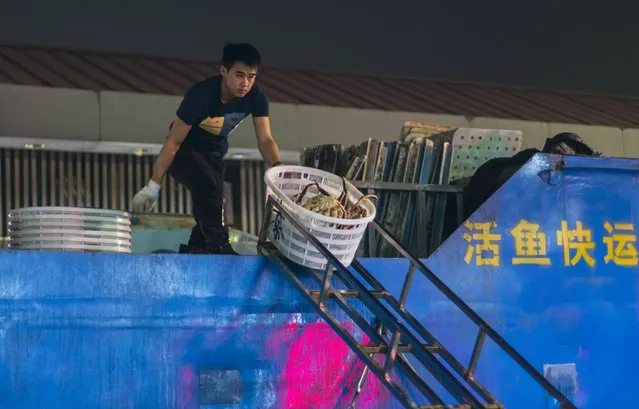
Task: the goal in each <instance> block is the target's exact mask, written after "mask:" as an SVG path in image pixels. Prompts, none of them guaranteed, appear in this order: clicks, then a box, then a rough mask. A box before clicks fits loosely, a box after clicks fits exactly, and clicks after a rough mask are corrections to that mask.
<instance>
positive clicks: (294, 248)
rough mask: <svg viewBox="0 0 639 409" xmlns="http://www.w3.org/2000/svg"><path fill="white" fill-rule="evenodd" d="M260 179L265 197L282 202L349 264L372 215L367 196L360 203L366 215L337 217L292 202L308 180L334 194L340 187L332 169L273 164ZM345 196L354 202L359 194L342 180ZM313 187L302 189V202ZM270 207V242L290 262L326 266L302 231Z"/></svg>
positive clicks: (312, 190)
mask: <svg viewBox="0 0 639 409" xmlns="http://www.w3.org/2000/svg"><path fill="white" fill-rule="evenodd" d="M264 180H265V182H266V185H267V198H268V197H269V196H273V197H274V198H275V199H276V200H277V201H278V202H279V203H281V204H282V206H283V207H284V208H285V209H287V210H289V212H290V213H292V214H294V215H295V217H296V218H297V220H298V221H299V222H300V223H301V224H302V225H303V226H305V227H306V228H307V229H309V230H310V232H311V234H313V235H314V236H315V237H316V238H317V239H318V240H319V241H320V243H322V244H323V245H324V246H325V247H326V248H327V249H328V250H329V251H330V252H331V254H333V255H334V256H335V257H336V258H337V259H338V260H339V261H340V262H341V263H342V264H344V266H347V267H348V266H349V265H350V264H351V262H352V261H353V258H354V257H355V253H356V251H357V248H358V247H359V243H360V241H361V240H362V237H363V235H364V232H365V231H366V227H367V226H368V224H369V223H370V222H371V221H372V220H373V219H375V205H374V204H373V202H371V201H370V200H368V199H365V200H362V201H361V202H360V204H361V205H362V206H363V207H364V208H365V209H366V210H367V212H368V216H366V217H364V218H361V219H340V218H336V217H328V216H324V215H321V214H318V213H315V212H312V211H310V210H307V209H304V208H303V207H302V206H300V205H297V204H296V203H295V202H293V201H292V200H291V199H290V197H291V196H294V195H296V194H298V193H300V192H302V190H304V188H305V187H306V186H307V185H309V184H310V183H313V182H317V183H318V184H319V185H320V186H321V187H322V189H324V190H325V191H326V192H328V193H330V194H331V195H333V196H335V197H338V196H339V195H340V194H341V193H342V191H343V182H342V178H340V177H339V176H337V175H334V174H332V173H328V172H324V171H321V170H318V169H314V168H307V167H304V166H277V167H275V168H271V169H269V170H267V171H266V174H265V175H264ZM346 190H347V192H348V200H349V201H350V202H351V203H355V202H356V201H357V200H359V199H360V198H361V197H362V196H364V195H363V194H362V193H361V192H360V191H359V190H357V189H356V188H355V187H354V186H353V185H352V184H351V183H349V182H346ZM318 193H319V192H318V189H317V187H315V186H314V187H311V188H309V189H308V191H307V192H306V195H305V196H304V199H303V200H302V204H303V203H306V201H307V200H308V199H310V198H312V197H314V196H316V195H317V194H318ZM276 210H277V209H274V212H273V215H272V216H271V223H270V225H269V226H268V232H267V237H268V239H269V240H270V241H272V242H273V244H274V245H275V246H276V247H277V248H278V249H279V250H280V251H281V252H282V254H284V256H286V257H287V258H288V259H289V260H291V261H293V262H294V263H297V264H300V265H303V266H306V267H309V268H313V269H324V268H326V264H327V260H326V258H325V257H324V256H322V255H321V254H320V253H319V252H318V251H317V250H316V249H315V247H314V246H313V245H312V244H311V243H309V242H308V241H307V240H306V239H305V238H304V236H303V235H302V233H301V232H300V231H299V230H298V229H297V228H296V227H295V226H293V224H292V223H291V222H290V221H289V220H288V219H287V218H286V217H283V216H280V215H278V214H277V212H276Z"/></svg>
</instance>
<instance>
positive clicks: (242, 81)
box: [220, 62, 257, 98]
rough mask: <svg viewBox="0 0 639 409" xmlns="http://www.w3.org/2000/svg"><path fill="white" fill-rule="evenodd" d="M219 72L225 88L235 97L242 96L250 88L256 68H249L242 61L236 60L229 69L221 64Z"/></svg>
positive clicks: (253, 81) (255, 74)
mask: <svg viewBox="0 0 639 409" xmlns="http://www.w3.org/2000/svg"><path fill="white" fill-rule="evenodd" d="M220 72H221V74H222V77H224V84H225V86H226V88H227V89H228V90H229V91H230V93H231V95H233V97H236V98H241V97H243V96H244V95H246V94H247V93H248V92H249V91H250V90H251V88H252V87H253V84H254V83H255V77H256V76H257V69H256V68H250V67H249V66H247V65H246V64H244V63H242V62H236V63H235V64H233V66H232V67H231V68H230V69H227V68H226V67H224V66H223V67H222V68H221V70H220Z"/></svg>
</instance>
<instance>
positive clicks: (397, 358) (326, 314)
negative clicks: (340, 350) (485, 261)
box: [258, 197, 577, 409]
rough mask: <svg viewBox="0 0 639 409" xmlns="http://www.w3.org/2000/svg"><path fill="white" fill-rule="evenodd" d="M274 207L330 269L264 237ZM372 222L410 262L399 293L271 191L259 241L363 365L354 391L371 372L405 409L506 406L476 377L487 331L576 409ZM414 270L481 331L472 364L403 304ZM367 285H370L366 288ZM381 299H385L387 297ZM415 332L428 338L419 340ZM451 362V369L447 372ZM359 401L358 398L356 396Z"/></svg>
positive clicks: (491, 408)
mask: <svg viewBox="0 0 639 409" xmlns="http://www.w3.org/2000/svg"><path fill="white" fill-rule="evenodd" d="M273 210H275V211H276V212H277V213H278V214H279V215H281V216H282V217H286V218H288V219H289V221H290V222H291V224H292V225H293V226H294V227H295V228H296V229H297V230H298V231H299V233H300V234H302V235H303V236H304V237H305V238H306V239H307V240H308V241H309V242H310V243H312V245H313V246H314V247H315V249H316V250H317V251H318V252H319V253H320V254H322V256H324V257H325V258H326V259H327V260H328V264H327V268H326V270H325V271H323V272H319V271H316V270H310V269H305V268H303V267H300V266H297V265H296V266H294V267H292V263H290V262H288V261H287V260H285V259H284V257H283V256H282V255H281V254H280V252H279V251H278V250H277V248H276V247H275V246H274V245H273V243H270V242H268V241H267V237H268V234H267V233H268V229H269V228H270V226H271V217H272V214H273ZM371 226H372V227H373V228H374V229H376V230H377V231H378V232H379V233H380V234H381V236H382V237H383V238H385V239H386V240H388V241H389V243H390V244H391V245H392V246H393V247H395V249H396V250H397V251H398V252H399V253H400V254H401V255H402V256H403V257H405V258H406V259H408V261H409V268H408V271H407V273H406V277H405V279H404V283H403V286H402V291H401V294H400V296H399V299H396V298H395V297H394V296H392V295H391V294H390V293H389V292H388V291H387V290H386V289H385V288H384V287H383V286H382V285H381V284H380V283H379V282H378V281H377V280H376V279H375V278H374V277H373V276H372V275H371V274H370V272H368V271H367V270H366V269H365V268H364V266H362V265H361V264H360V263H359V262H358V261H357V260H353V262H352V264H351V267H352V269H353V270H354V271H355V273H357V275H359V277H361V279H360V278H358V276H357V275H356V274H353V273H352V272H351V271H349V270H348V269H347V268H346V267H344V265H343V264H341V263H340V262H339V261H338V260H337V259H336V258H335V257H334V256H333V255H332V254H331V253H330V252H329V251H328V250H327V249H326V248H325V247H324V246H323V245H322V244H321V243H320V242H319V241H318V240H317V238H315V237H314V236H313V235H311V234H310V232H309V231H308V229H306V228H305V227H304V226H303V225H301V224H300V223H299V221H298V220H297V219H296V218H295V217H294V216H293V215H292V214H291V213H289V212H288V211H287V210H286V209H285V208H283V207H282V206H281V205H280V204H279V203H277V202H276V201H275V200H273V198H272V197H269V199H268V200H267V204H266V213H265V218H264V221H263V225H262V229H261V232H260V238H259V240H258V250H259V252H260V253H261V254H264V255H267V256H269V257H270V258H271V259H272V260H273V261H274V262H275V263H276V264H277V265H278V266H279V267H280V268H281V269H282V270H283V271H284V272H286V273H287V275H288V276H289V278H290V279H291V280H292V281H293V283H294V284H295V285H296V287H297V288H298V289H299V290H300V292H301V293H302V295H303V296H304V297H305V298H306V299H307V301H309V302H310V303H311V304H312V305H313V306H314V308H315V310H316V311H317V312H318V313H319V314H320V316H322V318H323V319H324V320H326V322H327V323H328V324H329V325H330V326H331V327H332V328H333V330H334V331H335V332H336V333H337V334H338V335H339V336H340V337H341V338H342V339H343V340H344V341H345V342H346V344H347V345H348V346H349V347H350V348H351V350H352V351H353V352H354V353H355V354H356V355H357V356H358V357H359V358H360V359H361V360H362V361H363V362H364V364H365V365H366V368H365V370H364V372H363V373H362V377H361V379H360V382H359V384H358V390H357V393H356V396H357V394H358V393H359V392H360V391H361V388H362V387H363V384H364V381H365V379H366V376H367V375H368V372H369V371H370V372H372V373H373V374H374V375H375V376H377V377H378V378H379V380H380V382H381V383H382V384H383V385H385V386H386V387H387V388H388V389H389V391H390V392H391V393H392V394H393V396H394V397H395V398H396V399H397V400H398V401H399V402H400V403H401V404H402V405H403V406H404V407H406V408H411V409H420V408H421V409H431V408H432V409H434V408H460V409H461V408H468V409H502V408H503V405H502V404H501V403H499V402H498V401H497V399H496V398H495V397H494V396H493V395H492V394H491V393H490V392H489V391H488V390H487V389H486V388H485V387H484V386H482V385H481V384H480V383H479V382H478V381H477V380H476V379H475V376H474V371H475V368H476V366H477V362H478V360H479V356H480V354H481V351H482V347H483V343H484V340H485V339H486V336H488V337H490V338H491V339H492V340H493V341H494V342H495V343H496V344H497V346H499V347H500V348H501V349H502V350H503V351H504V352H506V353H507V355H509V356H510V357H511V358H512V359H513V360H515V362H517V363H518V364H519V365H520V367H521V368H522V369H524V370H525V371H526V372H527V373H528V374H529V375H530V376H531V377H532V378H533V379H534V380H535V381H536V382H537V383H538V384H539V385H540V386H541V387H542V388H543V389H544V390H545V391H546V392H547V393H548V394H549V395H551V396H553V397H554V398H555V399H557V401H558V402H559V403H560V404H561V405H562V408H563V409H577V408H576V407H575V406H574V404H572V403H571V402H570V401H569V400H568V399H567V398H566V397H565V396H564V395H563V394H561V392H559V391H558V390H557V389H556V388H555V387H554V386H553V385H552V384H550V383H549V382H548V380H546V379H545V378H544V377H543V376H542V375H541V374H540V373H539V372H538V371H537V370H536V369H535V368H534V367H533V366H532V365H530V363H528V362H527V361H526V360H525V359H524V358H523V357H522V356H521V355H520V354H519V353H517V352H516V351H515V350H514V348H512V346H510V345H509V344H508V343H507V342H506V341H505V340H504V339H503V338H502V337H501V336H500V335H499V334H497V332H496V331H495V330H494V329H493V328H492V327H490V326H489V325H488V324H487V323H486V322H485V321H484V320H483V319H482V318H480V317H479V316H478V315H477V314H476V313H475V312H474V311H473V310H472V309H470V307H468V305H466V304H465V303H464V302H463V301H462V300H461V299H460V298H459V297H458V296H457V295H456V294H455V293H454V292H453V291H452V290H451V289H450V288H448V287H447V286H446V285H445V284H444V283H443V282H442V281H441V280H439V278H438V277H437V276H436V275H435V274H433V273H432V272H431V271H430V270H428V268H427V267H426V266H425V265H424V264H423V263H421V262H420V261H419V260H417V259H416V258H415V257H413V256H412V255H411V254H409V253H408V251H407V250H406V249H405V248H403V247H402V246H401V245H400V244H399V243H397V242H396V241H395V240H394V239H393V238H392V236H391V235H390V234H389V233H388V232H387V231H386V230H385V229H384V228H383V227H382V226H380V225H379V224H377V223H376V222H372V223H371ZM416 271H419V272H420V273H421V274H423V275H424V276H425V277H426V278H427V279H429V280H430V281H431V283H432V284H434V285H435V286H436V287H437V288H438V289H439V290H440V291H441V292H442V293H443V294H444V295H446V296H447V297H448V298H449V299H450V300H451V301H452V302H453V303H454V304H455V305H456V306H457V307H458V308H459V309H461V310H462V312H464V314H465V315H466V316H467V317H468V318H470V319H471V321H473V322H474V323H475V324H476V325H477V327H478V332H477V336H476V338H475V342H474V347H473V351H472V354H471V358H470V361H469V363H468V365H467V366H464V365H463V364H462V363H461V362H459V361H458V360H457V359H456V358H455V357H454V356H453V355H452V354H451V353H450V351H448V350H447V349H446V348H445V347H444V346H442V345H441V344H440V343H439V341H438V340H437V339H436V338H435V337H434V336H433V335H432V334H431V333H430V332H429V331H428V330H427V329H426V328H424V326H423V325H422V324H421V323H420V322H419V321H418V320H417V319H416V318H415V317H414V316H413V315H412V314H411V313H410V311H408V310H407V309H406V300H407V297H408V293H409V290H410V287H411V283H412V280H413V277H414V275H415V273H416ZM302 272H303V273H304V274H303V275H304V277H305V278H306V277H310V278H311V279H312V280H313V281H314V282H315V283H316V284H317V286H318V287H319V288H320V289H319V290H316V289H311V288H308V286H307V285H306V284H305V282H304V281H303V280H302V274H301V273H302ZM336 280H337V281H339V282H340V283H341V284H342V285H343V286H344V287H346V288H335V287H334V284H333V283H334V281H336ZM362 280H363V281H362ZM367 286H368V287H371V288H367ZM340 287H341V286H340ZM354 298H356V299H358V300H359V301H360V302H361V303H362V304H363V305H364V306H365V307H366V308H367V309H368V310H369V311H371V312H372V313H373V315H374V317H375V318H374V324H373V325H372V324H371V323H370V322H369V321H368V320H367V319H365V318H364V317H363V316H362V315H361V314H360V313H359V312H358V311H357V310H355V308H353V306H352V305H351V304H350V303H349V302H348V301H347V300H348V299H354ZM328 300H331V301H332V302H334V303H336V304H337V305H338V306H339V307H340V309H341V310H342V311H343V312H345V313H346V314H347V315H348V316H349V318H351V319H352V320H353V321H354V322H355V323H356V324H357V326H358V327H359V328H360V329H361V330H362V331H363V332H364V333H365V334H366V335H367V336H368V337H369V338H370V340H371V343H372V344H371V345H362V344H361V343H359V342H358V341H357V340H356V339H355V338H354V337H353V335H352V334H351V333H350V332H349V331H348V330H347V329H345V328H344V327H343V326H342V325H341V323H340V322H339V321H338V320H337V319H336V318H335V316H334V315H333V314H332V313H331V312H330V311H329V310H328V308H327V306H326V303H327V301H328ZM382 301H383V302H384V303H382ZM386 305H388V306H390V309H389V308H387V306H386ZM418 336H419V338H421V339H423V340H424V341H425V342H423V341H420V339H419V338H418ZM380 354H383V355H385V360H384V363H383V364H380V363H379V362H377V361H376V360H375V356H378V355H380ZM408 354H410V355H411V356H412V357H414V358H415V359H416V360H417V361H418V362H419V363H420V364H421V365H422V366H423V367H424V368H425V369H426V370H427V371H428V372H429V374H430V375H431V376H432V377H433V378H434V379H435V380H436V381H437V383H438V384H439V385H441V386H442V387H443V388H444V389H445V390H446V391H447V392H448V393H449V394H450V395H451V396H452V397H453V398H454V399H455V400H456V402H455V403H452V405H451V404H447V403H446V402H444V401H443V400H442V399H441V397H439V396H438V395H437V394H436V393H435V392H434V390H433V389H432V387H431V385H428V384H427V383H426V381H425V380H424V379H423V378H422V377H421V376H420V375H419V373H418V372H417V371H416V370H415V369H414V368H413V367H412V366H411V364H410V363H409V361H408V360H407V359H406V356H407V355H408ZM448 368H450V370H449V369H448ZM393 370H397V371H398V372H400V373H401V374H402V375H404V376H405V377H406V380H407V381H408V382H409V383H410V385H411V386H412V387H413V389H411V391H419V392H420V393H421V394H422V395H423V397H424V398H425V400H426V401H428V402H429V403H428V405H425V406H424V405H421V404H417V403H416V401H415V399H414V398H412V397H411V396H409V393H408V391H407V390H405V389H404V388H402V387H401V386H400V385H398V384H397V383H396V382H395V381H394V380H393V379H392V377H391V374H392V371H393ZM451 371H452V372H451ZM354 399H356V397H355V398H354ZM351 407H354V406H353V404H351Z"/></svg>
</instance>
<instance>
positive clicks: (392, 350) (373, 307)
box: [258, 196, 485, 409]
mask: <svg viewBox="0 0 639 409" xmlns="http://www.w3.org/2000/svg"><path fill="white" fill-rule="evenodd" d="M273 207H275V208H277V210H278V211H279V212H281V213H282V214H283V215H286V216H287V217H288V219H289V221H290V222H291V223H292V224H293V226H294V227H295V228H296V229H297V230H299V231H300V233H302V235H303V236H304V238H305V239H306V240H308V241H309V242H310V243H311V244H312V245H313V247H315V249H316V250H317V251H318V252H319V253H320V254H321V255H322V256H324V257H325V258H326V260H327V261H328V263H329V264H331V265H334V266H335V274H336V276H337V277H338V278H339V279H340V280H341V281H343V282H344V283H347V284H349V285H350V286H351V287H353V288H355V289H356V291H357V292H358V293H359V295H360V297H361V298H362V301H363V302H364V304H365V305H366V306H367V307H368V308H369V309H370V311H371V312H372V313H373V314H374V315H375V316H376V317H378V319H379V320H380V321H381V322H382V323H383V324H384V326H385V327H386V328H388V329H394V332H395V333H399V335H401V336H403V337H405V339H406V340H408V342H409V343H410V344H411V345H415V346H420V345H422V343H421V342H420V341H419V340H418V339H417V338H416V337H415V335H413V333H412V332H411V331H410V330H408V328H406V327H405V325H404V324H403V323H401V322H399V321H397V319H396V318H395V317H393V316H392V314H390V312H389V311H388V310H387V309H386V307H384V305H383V304H382V303H381V302H380V300H379V299H377V298H376V297H374V296H373V295H372V294H371V293H370V292H369V291H368V290H367V289H366V288H365V287H364V286H363V285H362V284H361V283H360V282H359V280H357V279H356V278H355V277H354V276H353V275H352V274H351V273H350V272H349V271H348V270H347V268H346V267H345V266H344V265H343V264H342V263H341V262H340V261H339V260H338V259H337V258H336V257H335V256H334V255H333V254H331V253H330V251H329V250H328V249H327V248H326V247H325V246H324V245H323V244H322V243H321V242H320V241H319V240H318V239H317V238H316V237H315V236H314V235H313V234H312V233H311V232H310V231H309V230H308V229H307V228H306V227H305V226H303V225H302V224H301V223H300V222H299V221H298V220H297V218H296V217H295V216H294V215H292V214H291V213H290V211H289V210H288V209H286V208H284V207H283V206H282V205H281V204H280V203H278V202H277V201H276V200H274V199H273V197H272V196H269V198H268V199H267V202H266V214H265V218H264V220H263V222H262V229H261V231H260V236H259V240H258V249H260V250H264V249H265V246H264V245H265V244H266V233H267V230H268V225H269V223H270V221H269V219H270V215H271V214H272V209H273ZM280 266H281V267H283V265H282V264H281V263H280ZM332 272H333V271H332V269H330V268H327V270H326V273H325V278H324V288H326V285H327V284H328V283H330V277H331V275H332ZM325 293H326V291H325V290H324V289H323V290H322V294H320V297H321V296H322V295H324V296H325ZM306 295H307V296H308V294H306ZM335 297H336V299H338V300H339V301H340V304H343V305H344V306H345V307H346V308H348V307H349V305H348V303H346V302H345V301H344V300H343V299H342V297H341V296H340V295H339V293H337V294H335ZM351 308H352V307H351ZM321 310H322V311H323V310H324V309H323V308H322V309H321ZM323 312H324V313H325V311H323ZM347 312H348V311H347ZM323 315H324V314H323ZM351 318H353V317H352V316H351ZM327 321H328V322H329V324H331V326H333V328H335V326H334V325H335V323H333V322H331V320H327ZM335 329H337V328H335ZM368 335H369V336H370V337H371V338H377V337H376V336H375V331H372V333H368ZM345 341H347V343H348V344H349V345H350V342H349V341H348V340H346V339H345ZM397 348H398V344H397V343H396V342H393V346H392V347H391V346H390V345H389V348H388V356H389V357H390V356H391V355H392V356H395V354H396V353H397ZM353 350H354V351H355V352H356V353H357V354H358V355H360V356H361V357H362V358H363V356H362V350H361V349H360V348H357V347H356V346H353ZM411 352H412V353H413V355H414V356H415V357H416V358H417V359H418V360H419V361H420V362H421V363H422V364H423V365H424V367H426V368H427V369H429V372H430V373H431V374H432V375H433V376H434V377H435V378H436V379H437V380H438V381H439V382H440V383H441V384H442V385H444V386H447V387H446V389H447V390H448V391H449V392H450V393H451V394H452V395H453V396H455V397H457V398H458V399H459V401H460V403H462V404H468V405H471V407H472V408H476V409H483V408H484V407H485V406H483V405H482V404H481V402H479V401H478V400H477V398H476V397H475V396H474V395H473V394H472V393H471V392H470V391H469V390H467V389H466V388H465V387H464V385H463V384H462V383H461V382H460V381H459V380H458V379H457V378H456V377H454V376H452V375H451V376H450V378H449V379H445V378H443V377H442V375H443V374H449V375H450V373H449V372H448V370H447V369H446V367H445V366H444V365H443V364H442V363H441V362H440V361H439V360H438V359H437V358H436V357H435V356H434V355H433V353H432V352H431V351H429V350H427V349H426V348H415V349H413V350H412V351H411ZM364 355H365V354H364ZM363 360H364V362H366V360H365V359H364V358H363ZM400 363H401V362H400ZM367 365H368V364H367ZM391 365H392V362H391ZM371 370H372V371H373V372H374V373H375V374H376V375H377V376H378V377H379V378H380V380H381V381H382V382H383V383H386V382H385V381H384V378H386V375H385V374H380V373H379V371H378V370H376V368H371ZM384 372H386V371H384ZM420 386H421V388H422V389H421V391H422V392H423V393H424V394H425V395H426V396H429V397H430V398H431V399H432V400H433V401H435V402H436V403H438V404H440V405H443V402H441V400H440V399H439V398H438V397H437V396H436V395H435V394H434V392H433V391H432V390H431V389H430V388H429V387H428V385H426V384H425V383H424V382H423V381H422V383H421V385H420ZM391 391H392V392H393V393H395V392H396V391H394V390H392V389H391ZM395 396H396V397H397V398H399V399H400V400H402V399H403V398H404V397H402V396H398V395H395ZM404 402H406V401H405V400H404ZM408 407H412V406H408Z"/></svg>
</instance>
